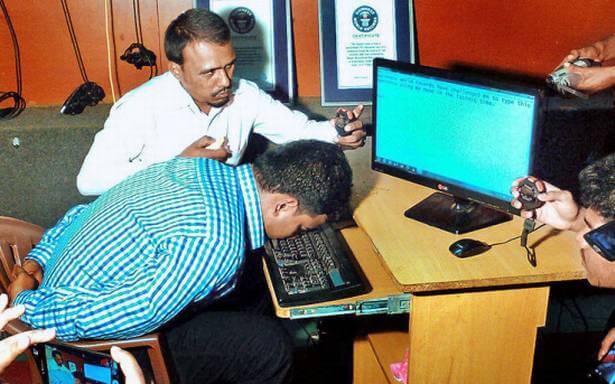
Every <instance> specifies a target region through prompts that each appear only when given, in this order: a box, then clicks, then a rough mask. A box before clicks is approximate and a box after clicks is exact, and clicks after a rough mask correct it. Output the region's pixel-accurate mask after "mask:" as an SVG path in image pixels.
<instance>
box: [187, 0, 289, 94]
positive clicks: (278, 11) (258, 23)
mask: <svg viewBox="0 0 615 384" xmlns="http://www.w3.org/2000/svg"><path fill="white" fill-rule="evenodd" d="M197 6H199V7H201V8H208V9H209V10H211V11H212V12H215V13H217V14H218V15H220V16H221V17H222V18H223V19H224V21H226V23H227V25H228V26H229V29H230V30H231V40H232V42H233V47H234V49H235V53H236V54H237V61H236V65H235V75H236V76H237V77H240V78H243V79H247V80H250V81H253V82H255V83H256V84H258V86H259V87H260V88H261V89H263V90H265V91H267V92H269V93H270V94H272V96H274V97H275V98H277V99H278V100H280V101H282V102H290V101H291V100H292V98H293V97H294V89H293V88H294V87H293V86H292V85H293V82H292V81H293V68H294V65H293V62H292V59H293V54H292V39H291V38H290V31H291V27H290V5H289V0H199V1H197Z"/></svg>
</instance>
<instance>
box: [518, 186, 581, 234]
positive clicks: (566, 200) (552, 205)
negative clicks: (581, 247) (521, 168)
mask: <svg viewBox="0 0 615 384" xmlns="http://www.w3.org/2000/svg"><path fill="white" fill-rule="evenodd" d="M523 179H525V177H522V178H519V179H517V180H515V181H513V183H512V187H511V192H512V194H513V197H514V198H513V199H512V201H511V202H510V203H511V205H512V206H513V207H515V208H517V209H521V202H520V201H519V200H518V197H519V190H518V187H519V183H520V182H521V180H523ZM543 183H544V185H545V188H546V192H545V193H540V194H539V195H538V196H537V198H538V200H541V201H544V202H545V204H544V205H543V206H542V207H540V208H536V209H535V210H532V211H525V210H522V211H521V217H525V218H532V217H533V218H534V219H536V220H538V221H540V222H542V223H545V224H548V225H550V226H552V227H554V228H557V229H562V230H567V229H573V226H574V224H575V223H576V221H577V217H578V216H579V206H578V205H577V203H576V202H575V201H574V199H573V198H572V194H571V193H570V192H568V191H563V190H561V189H559V188H557V187H555V186H553V185H551V184H549V183H547V182H544V181H543Z"/></svg>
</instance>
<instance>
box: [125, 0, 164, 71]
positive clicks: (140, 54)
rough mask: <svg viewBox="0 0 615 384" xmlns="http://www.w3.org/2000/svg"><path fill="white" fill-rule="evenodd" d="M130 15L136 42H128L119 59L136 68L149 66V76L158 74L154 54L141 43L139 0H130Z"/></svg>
mask: <svg viewBox="0 0 615 384" xmlns="http://www.w3.org/2000/svg"><path fill="white" fill-rule="evenodd" d="M132 17H133V22H134V27H135V35H136V38H137V42H136V43H132V44H130V46H129V47H128V48H126V50H125V51H124V53H123V54H122V56H120V60H123V61H125V62H127V63H128V64H132V65H134V66H135V67H136V68H137V69H141V68H143V67H150V72H149V78H150V79H151V78H152V77H153V76H154V75H158V65H157V64H156V54H155V53H154V52H152V51H150V50H149V49H147V48H145V46H144V45H143V31H142V29H141V6H140V4H139V0H132Z"/></svg>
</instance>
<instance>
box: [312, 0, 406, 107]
mask: <svg viewBox="0 0 615 384" xmlns="http://www.w3.org/2000/svg"><path fill="white" fill-rule="evenodd" d="M319 26H320V81H321V83H320V88H321V102H322V105H339V104H355V103H365V104H370V103H371V97H372V93H371V92H372V61H373V59H374V58H376V57H383V58H387V59H392V60H402V61H408V62H411V63H413V62H414V15H413V8H412V0H319Z"/></svg>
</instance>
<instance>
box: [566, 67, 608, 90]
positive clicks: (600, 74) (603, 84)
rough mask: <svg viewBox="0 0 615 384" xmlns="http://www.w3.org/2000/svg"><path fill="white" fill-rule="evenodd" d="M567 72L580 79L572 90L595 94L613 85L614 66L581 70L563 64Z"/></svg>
mask: <svg viewBox="0 0 615 384" xmlns="http://www.w3.org/2000/svg"><path fill="white" fill-rule="evenodd" d="M564 66H565V67H566V68H567V70H568V72H569V73H571V74H576V75H578V76H579V77H580V80H579V82H578V83H576V84H575V85H574V89H578V90H579V91H586V92H589V93H595V92H599V91H602V90H604V89H607V88H610V87H612V86H614V85H615V66H613V67H589V68H582V67H577V66H575V65H572V64H568V63H566V64H564Z"/></svg>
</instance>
